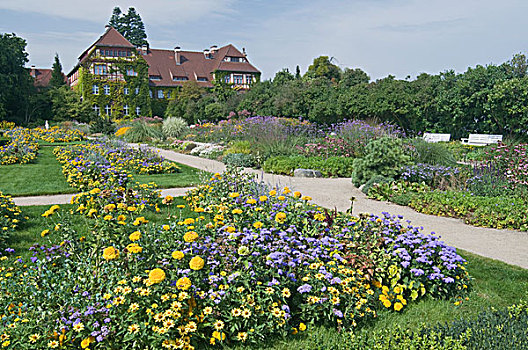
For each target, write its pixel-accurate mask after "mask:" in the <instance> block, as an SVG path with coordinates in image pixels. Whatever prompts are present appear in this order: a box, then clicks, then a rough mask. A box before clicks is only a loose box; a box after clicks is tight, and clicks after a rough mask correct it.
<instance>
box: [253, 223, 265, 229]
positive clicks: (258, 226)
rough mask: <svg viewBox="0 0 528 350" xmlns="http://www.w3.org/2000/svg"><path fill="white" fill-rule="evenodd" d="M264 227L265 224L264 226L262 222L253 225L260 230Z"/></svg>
mask: <svg viewBox="0 0 528 350" xmlns="http://www.w3.org/2000/svg"><path fill="white" fill-rule="evenodd" d="M263 225H264V224H263V223H262V222H260V221H257V222H255V223H254V224H253V227H254V228H257V229H258V228H261V227H262V226H263Z"/></svg>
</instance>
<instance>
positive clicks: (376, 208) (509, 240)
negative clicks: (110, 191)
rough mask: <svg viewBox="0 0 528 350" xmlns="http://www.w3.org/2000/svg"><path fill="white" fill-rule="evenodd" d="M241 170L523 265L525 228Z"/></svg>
mask: <svg viewBox="0 0 528 350" xmlns="http://www.w3.org/2000/svg"><path fill="white" fill-rule="evenodd" d="M134 146H136V147H137V145H134ZM159 152H160V154H161V155H162V156H164V157H166V158H167V159H170V160H172V161H175V162H178V163H181V164H185V165H188V166H191V167H194V168H198V169H201V170H205V171H209V172H213V173H215V172H219V173H221V172H223V171H224V170H225V165H224V164H223V163H221V162H218V161H215V160H210V159H204V158H199V157H195V156H190V155H185V154H181V153H177V152H174V151H168V150H163V149H159ZM245 172H248V173H254V174H256V175H257V176H258V178H259V179H260V180H262V181H264V182H265V183H267V184H270V185H272V186H275V185H277V186H279V187H283V186H288V187H290V189H292V190H293V191H300V192H301V193H303V194H304V195H309V196H311V197H312V199H313V202H314V203H316V204H318V205H320V206H323V207H326V208H332V209H333V208H336V209H337V210H339V211H346V210H347V209H349V208H350V204H351V201H350V199H351V198H354V206H353V214H354V215H358V214H359V213H371V214H375V215H383V214H382V213H384V212H388V213H390V214H392V215H402V216H403V218H404V220H408V221H409V222H410V223H411V224H412V225H413V226H419V227H423V230H424V231H425V232H433V233H434V234H436V235H438V236H440V237H441V238H442V240H444V241H445V242H446V243H447V244H449V245H453V246H455V247H457V248H461V249H464V250H466V251H469V252H472V253H475V254H478V255H482V256H485V257H489V258H492V259H497V260H501V261H504V262H506V263H508V264H513V265H518V266H521V267H523V268H526V269H528V233H526V232H524V233H523V232H518V231H512V230H496V229H490V228H482V227H474V226H470V225H466V224H464V222H463V221H462V220H460V219H453V218H445V217H438V216H432V215H426V214H421V213H418V212H416V211H414V210H413V209H411V208H409V207H403V206H400V205H397V204H393V203H390V202H380V201H375V200H371V199H369V198H367V197H366V196H365V194H364V193H363V192H361V191H359V190H358V189H357V188H356V187H354V185H352V182H351V181H350V179H349V178H338V179H322V178H318V179H314V178H297V177H289V176H282V175H273V174H267V173H264V172H263V171H259V170H254V169H245ZM188 189H189V188H174V189H166V190H162V195H163V196H166V195H169V194H170V195H172V196H182V195H183V194H184V193H185V192H186V191H187V190H188ZM71 197H72V195H53V196H37V197H16V198H13V199H14V201H15V203H16V204H17V205H21V206H23V205H51V204H65V203H69V202H70V200H71Z"/></svg>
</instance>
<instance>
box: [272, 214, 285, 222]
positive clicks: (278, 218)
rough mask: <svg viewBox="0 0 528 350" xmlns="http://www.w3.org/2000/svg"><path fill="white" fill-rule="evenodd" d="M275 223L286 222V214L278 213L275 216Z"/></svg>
mask: <svg viewBox="0 0 528 350" xmlns="http://www.w3.org/2000/svg"><path fill="white" fill-rule="evenodd" d="M275 221H277V222H278V223H280V224H282V223H284V221H286V214H285V213H283V212H279V213H277V214H276V215H275Z"/></svg>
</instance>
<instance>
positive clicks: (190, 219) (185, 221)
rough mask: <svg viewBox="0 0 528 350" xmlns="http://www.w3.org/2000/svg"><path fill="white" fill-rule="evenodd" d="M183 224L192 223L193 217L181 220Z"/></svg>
mask: <svg viewBox="0 0 528 350" xmlns="http://www.w3.org/2000/svg"><path fill="white" fill-rule="evenodd" d="M183 224H184V225H192V224H194V219H193V218H187V219H185V220H183Z"/></svg>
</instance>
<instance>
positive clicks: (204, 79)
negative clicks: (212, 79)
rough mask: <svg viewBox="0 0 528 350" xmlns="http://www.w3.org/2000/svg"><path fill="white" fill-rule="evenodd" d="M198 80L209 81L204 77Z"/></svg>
mask: <svg viewBox="0 0 528 350" xmlns="http://www.w3.org/2000/svg"><path fill="white" fill-rule="evenodd" d="M197 80H198V81H207V78H204V77H198V79H197Z"/></svg>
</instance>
